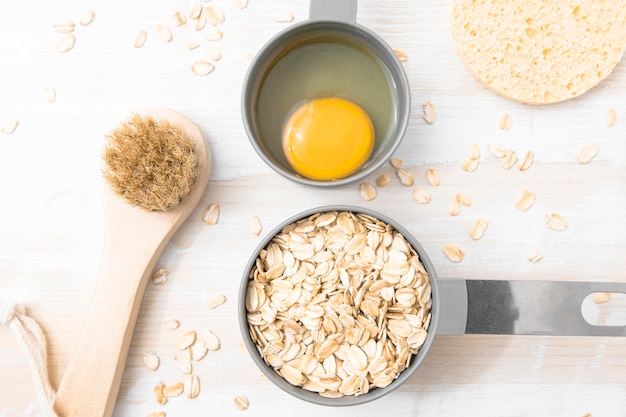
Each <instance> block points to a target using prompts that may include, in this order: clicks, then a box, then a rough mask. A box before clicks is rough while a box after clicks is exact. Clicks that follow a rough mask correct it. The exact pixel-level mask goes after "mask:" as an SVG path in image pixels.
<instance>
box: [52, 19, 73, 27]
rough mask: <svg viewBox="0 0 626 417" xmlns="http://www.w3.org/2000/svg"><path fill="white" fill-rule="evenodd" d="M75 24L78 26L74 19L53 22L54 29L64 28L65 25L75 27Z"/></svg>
mask: <svg viewBox="0 0 626 417" xmlns="http://www.w3.org/2000/svg"><path fill="white" fill-rule="evenodd" d="M75 26H76V23H74V21H73V20H63V21H60V22H54V23H53V24H52V27H53V28H54V29H56V28H63V27H69V28H73V27H75Z"/></svg>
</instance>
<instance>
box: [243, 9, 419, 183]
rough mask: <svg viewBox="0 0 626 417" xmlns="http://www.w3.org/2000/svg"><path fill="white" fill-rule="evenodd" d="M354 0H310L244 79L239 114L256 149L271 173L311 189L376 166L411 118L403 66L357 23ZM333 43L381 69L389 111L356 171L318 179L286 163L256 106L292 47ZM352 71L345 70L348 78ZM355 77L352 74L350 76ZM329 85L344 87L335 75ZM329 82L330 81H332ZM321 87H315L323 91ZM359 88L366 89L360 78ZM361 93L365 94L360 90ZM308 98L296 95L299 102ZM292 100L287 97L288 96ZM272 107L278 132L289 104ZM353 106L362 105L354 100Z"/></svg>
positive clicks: (278, 137)
mask: <svg viewBox="0 0 626 417" xmlns="http://www.w3.org/2000/svg"><path fill="white" fill-rule="evenodd" d="M356 10H357V1H356V0H310V9H309V19H308V20H306V21H304V22H300V23H297V24H294V25H292V26H290V27H289V28H287V29H285V30H283V31H282V32H280V33H279V34H277V35H276V36H274V37H273V38H272V39H270V40H269V41H268V42H267V43H266V44H265V45H264V46H263V47H262V48H261V50H260V51H259V52H258V53H257V54H256V55H255V57H254V59H253V60H252V62H251V64H250V67H249V69H248V72H247V74H246V77H245V79H244V83H243V88H242V97H241V113H242V119H243V124H244V127H245V130H246V133H247V135H248V138H249V139H250V143H251V144H252V146H253V148H254V149H255V151H256V152H257V153H258V155H259V156H260V157H261V158H262V159H263V161H265V163H267V165H269V166H270V167H271V168H272V169H273V170H274V171H276V172H278V173H279V174H281V175H282V176H284V177H285V178H288V179H290V180H293V181H296V182H298V183H300V184H305V185H310V186H315V187H335V186H341V185H345V184H349V183H353V182H356V181H359V180H361V179H363V178H365V177H366V176H368V175H370V174H371V173H373V172H374V171H375V170H376V169H378V168H379V167H380V166H381V165H383V164H384V163H385V162H386V161H388V160H389V158H391V156H392V155H393V153H394V151H395V150H396V149H397V148H398V146H399V145H400V142H401V141H402V139H403V137H404V133H405V131H406V128H407V126H408V122H409V117H410V106H411V100H410V90H409V83H408V80H407V77H406V74H405V72H404V69H403V68H402V64H401V63H400V61H399V60H398V58H397V57H396V55H395V53H394V52H393V50H392V49H391V47H389V45H387V43H385V41H384V40H383V39H382V38H381V37H379V36H378V35H377V34H376V33H374V32H373V31H371V30H369V29H368V28H366V27H364V26H363V25H360V24H358V23H357V22H356ZM316 42H317V43H321V42H337V43H345V44H349V45H352V46H354V48H358V49H359V50H362V51H364V52H365V53H366V54H368V55H372V56H373V57H374V59H375V60H376V62H378V65H379V66H380V68H381V71H382V72H383V73H385V74H386V75H385V77H386V83H387V86H386V88H387V89H388V90H389V94H390V96H391V106H392V108H391V109H389V113H390V116H389V120H386V123H388V126H389V127H388V128H387V129H386V131H385V132H382V131H381V132H376V139H375V143H374V150H373V152H372V155H371V156H370V158H369V159H368V160H367V161H366V162H365V163H364V165H363V166H362V167H361V168H360V169H358V170H357V171H356V172H354V173H352V174H350V175H348V176H346V177H344V178H339V179H336V180H329V181H318V180H312V179H309V178H305V177H303V176H301V175H299V174H298V173H297V172H296V171H295V170H294V169H293V168H292V167H291V166H290V165H289V163H288V162H287V159H286V157H285V155H284V153H283V149H282V137H281V134H280V133H278V132H277V133H273V134H270V133H267V130H266V131H265V132H264V129H263V128H262V127H264V126H266V125H264V123H266V124H267V123H268V122H267V121H266V120H265V118H263V117H261V116H260V115H262V114H264V112H263V109H261V108H260V106H261V105H260V104H259V97H260V94H261V93H260V92H261V89H262V88H263V83H264V81H265V80H266V79H267V78H268V74H270V73H271V71H272V69H273V68H274V67H275V66H276V65H277V63H279V62H281V60H283V58H284V57H285V56H287V55H288V54H290V53H292V52H293V51H294V50H297V49H298V48H299V47H301V46H302V45H310V44H311V43H316ZM350 75H351V74H346V76H347V77H348V78H349V76H350ZM352 75H354V74H352ZM327 82H328V83H329V85H328V86H327V88H328V89H332V90H333V91H335V90H341V89H342V88H343V87H344V86H343V85H342V84H341V83H342V81H341V79H340V78H339V77H331V79H330V80H328V81H327ZM301 83H302V85H308V86H310V85H311V84H312V83H311V80H310V79H304V80H302V82H301ZM331 84H332V85H331ZM325 87H326V86H325V85H323V86H320V87H319V88H320V89H322V90H323V89H324V88H325ZM273 88H275V89H276V91H273V94H274V95H276V96H281V94H283V93H284V90H285V89H286V88H287V87H285V84H284V83H277V85H274V86H273ZM361 88H362V89H368V88H371V86H370V85H367V83H365V82H364V84H363V85H362V87H361ZM362 94H365V93H362ZM311 98H313V97H299V99H300V100H304V99H311ZM290 100H291V98H290ZM292 101H293V103H286V104H285V106H284V107H285V108H282V103H281V106H271V108H270V109H268V110H266V113H271V123H270V125H271V127H272V130H273V131H280V130H281V129H282V127H281V124H282V123H284V119H285V118H286V116H287V114H288V111H289V110H288V107H289V106H288V105H289V104H291V106H293V105H294V104H295V103H296V102H297V100H296V99H295V98H294V100H292ZM355 102H356V103H357V104H359V105H360V104H361V103H359V102H358V100H355Z"/></svg>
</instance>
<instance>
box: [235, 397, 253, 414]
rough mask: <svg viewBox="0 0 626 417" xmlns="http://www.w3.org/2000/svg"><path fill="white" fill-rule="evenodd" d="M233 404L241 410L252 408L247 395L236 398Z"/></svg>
mask: <svg viewBox="0 0 626 417" xmlns="http://www.w3.org/2000/svg"><path fill="white" fill-rule="evenodd" d="M233 403H234V404H235V407H237V408H238V409H240V410H247V409H248V407H249V406H250V401H248V398H247V397H246V396H245V395H238V396H236V397H235V398H234V399H233Z"/></svg>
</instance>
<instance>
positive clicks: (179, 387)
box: [163, 382, 185, 398]
mask: <svg viewBox="0 0 626 417" xmlns="http://www.w3.org/2000/svg"><path fill="white" fill-rule="evenodd" d="M184 389H185V386H184V385H183V384H182V382H175V383H173V384H171V385H166V386H165V388H163V395H165V396H166V397H167V398H171V397H178V396H179V395H180V394H182V393H183V390H184Z"/></svg>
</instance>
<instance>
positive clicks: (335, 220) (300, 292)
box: [240, 206, 433, 405]
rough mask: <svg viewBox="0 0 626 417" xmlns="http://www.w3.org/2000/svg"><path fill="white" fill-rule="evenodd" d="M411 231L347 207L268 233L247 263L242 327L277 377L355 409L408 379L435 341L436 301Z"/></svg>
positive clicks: (255, 354)
mask: <svg viewBox="0 0 626 417" xmlns="http://www.w3.org/2000/svg"><path fill="white" fill-rule="evenodd" d="M407 236H410V235H409V234H408V232H406V231H405V230H404V229H402V228H401V227H400V226H399V225H397V224H395V223H394V222H393V221H391V220H390V219H384V220H383V216H381V215H380V214H378V213H374V212H371V211H368V210H364V209H357V208H355V207H341V206H338V207H329V208H323V209H315V210H309V211H307V212H304V213H302V214H300V215H298V216H295V217H294V218H291V219H289V220H287V221H286V222H284V223H283V224H282V225H280V226H279V227H278V228H277V229H276V230H274V231H273V232H272V233H270V234H269V235H268V237H267V238H266V239H265V240H264V241H263V242H262V243H261V245H260V246H259V249H258V250H257V251H256V252H255V255H254V256H253V257H252V258H251V260H250V262H249V263H248V266H247V268H246V272H245V276H244V280H243V282H242V286H241V290H240V296H241V299H242V300H245V303H244V304H245V305H242V306H240V325H241V329H242V334H243V335H244V341H245V343H246V347H247V348H248V350H249V352H250V354H251V356H252V358H253V359H254V361H255V362H256V364H257V365H258V366H259V367H260V369H261V370H262V371H263V372H264V373H265V375H266V376H267V377H268V378H269V379H270V380H271V381H272V382H274V383H275V384H276V385H278V386H279V387H280V388H282V389H283V390H285V391H287V392H289V393H290V394H292V395H295V396H296V397H298V398H301V399H304V400H307V401H310V402H313V403H317V404H324V405H353V404H359V403H362V402H366V401H370V400H372V399H375V398H378V397H380V396H382V395H384V394H386V393H388V392H390V391H391V390H393V389H394V388H395V387H397V386H399V385H400V384H401V383H402V381H403V380H405V379H406V378H408V376H409V375H410V373H412V371H413V370H414V369H415V368H416V367H417V365H418V364H419V362H421V357H423V356H424V355H425V353H426V351H427V350H428V349H429V347H430V345H431V343H432V336H431V335H430V334H429V326H430V325H431V317H432V316H431V314H432V309H433V304H432V300H431V294H432V287H431V280H430V278H429V272H428V270H429V269H430V264H429V261H427V264H426V265H425V264H424V263H423V261H422V259H421V255H420V252H421V251H422V249H421V247H419V245H418V244H417V242H416V241H414V239H412V238H409V239H407ZM416 355H417V357H416ZM407 368H409V369H407Z"/></svg>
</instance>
